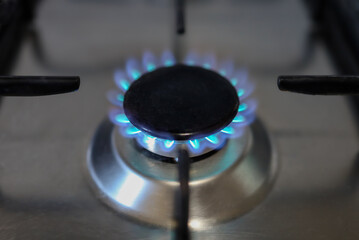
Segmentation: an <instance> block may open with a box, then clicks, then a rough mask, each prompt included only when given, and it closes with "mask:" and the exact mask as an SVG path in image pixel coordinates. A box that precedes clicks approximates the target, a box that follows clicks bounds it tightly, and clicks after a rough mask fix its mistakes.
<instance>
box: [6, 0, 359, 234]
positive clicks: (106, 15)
mask: <svg viewBox="0 0 359 240" xmlns="http://www.w3.org/2000/svg"><path fill="white" fill-rule="evenodd" d="M172 13H173V6H172V5H171V4H169V3H168V1H159V0H158V1H94V0H92V1H85V0H72V1H54V0H52V1H46V2H43V5H42V7H41V8H40V9H39V13H38V17H37V20H36V24H35V29H36V30H37V32H38V34H39V36H40V37H41V40H42V45H43V50H44V51H43V54H42V55H40V54H36V53H35V51H34V49H33V46H32V44H33V43H32V41H31V39H30V37H29V38H28V39H27V41H26V42H25V45H24V47H23V49H22V52H21V54H20V58H19V59H18V64H17V67H16V69H15V71H14V74H16V75H38V74H39V75H56V74H62V75H66V74H68V75H74V74H79V75H80V76H81V78H82V85H81V88H80V91H78V92H76V93H72V94H65V95H58V96H48V97H32V98H3V99H2V100H1V109H0V132H1V134H0V152H1V160H0V239H47V240H48V239H109V240H110V239H119V238H121V239H169V238H170V237H171V236H172V233H171V231H170V230H166V229H161V228H154V227H151V226H145V225H140V224H138V223H136V222H133V221H131V220H129V219H126V218H124V217H123V216H121V215H119V214H117V213H115V212H114V211H112V210H111V209H109V208H108V207H106V206H104V205H103V204H102V203H101V202H100V201H98V199H96V198H95V196H94V194H93V192H92V191H91V189H90V187H89V184H88V181H87V179H86V174H85V161H86V151H87V148H88V146H89V143H90V141H91V137H92V135H93V134H94V131H95V129H96V127H97V126H98V124H99V123H100V122H101V121H102V120H103V119H104V118H105V117H106V116H107V111H108V108H109V103H108V102H107V100H106V97H105V94H106V92H107V91H108V90H109V89H111V88H113V81H112V77H113V71H114V69H115V68H117V67H122V66H123V64H124V62H125V60H126V59H127V58H128V57H129V56H135V57H140V56H141V54H142V53H143V51H144V50H146V49H149V50H152V51H153V52H155V53H160V52H162V50H164V49H172V47H173V45H174V44H175V42H176V40H175V35H174V28H173V21H172V19H173V15H172ZM187 14H188V15H187V32H186V35H185V36H184V37H183V39H180V41H182V43H185V44H184V46H185V48H184V49H186V50H191V49H195V50H198V51H199V52H213V53H215V54H216V55H218V56H219V57H225V56H229V57H230V58H232V59H233V60H234V61H235V63H236V65H237V66H245V67H246V68H247V69H248V70H249V72H250V78H251V79H252V80H253V81H254V82H255V83H256V91H255V96H256V98H257V99H258V102H259V106H258V115H259V118H260V119H261V120H262V121H263V122H264V124H265V125H266V126H267V128H268V131H269V133H270V134H271V136H272V138H273V140H274V143H275V144H276V149H275V150H276V151H277V152H278V156H279V158H280V160H281V168H280V172H279V175H278V179H277V181H276V183H275V185H274V188H273V190H272V191H271V193H270V194H269V196H268V197H267V199H266V200H265V201H264V202H262V203H261V204H260V205H259V206H257V207H256V208H255V209H254V210H252V211H251V212H250V213H248V214H246V215H245V216H243V217H241V218H239V219H237V220H234V221H231V222H228V223H224V224H220V225H217V226H213V227H211V228H210V229H207V230H203V231H199V232H192V237H193V239H206V240H208V239H243V240H244V239H245V240H251V239H256V240H258V239H268V240H270V239H273V240H279V239H293V240H296V239H298V240H299V239H306V240H310V239H315V240H321V239H325V240H331V239H333V240H334V239H335V240H337V239H348V240H350V239H353V240H354V239H358V238H359V232H358V230H357V226H358V223H359V215H358V212H359V201H358V199H359V194H358V171H357V169H358V167H357V166H358V161H359V160H358V141H357V130H358V129H357V125H356V122H355V119H354V115H353V113H352V111H351V109H350V105H349V102H348V101H347V99H345V98H343V97H320V96H307V95H295V94H289V93H283V92H280V91H279V90H278V89H277V88H276V77H277V76H278V75H279V74H333V73H334V70H333V66H332V65H331V63H330V61H329V58H328V56H327V53H326V50H325V48H324V46H323V45H322V44H321V43H320V42H317V43H315V44H314V45H313V49H312V50H313V51H312V53H311V54H312V56H311V57H308V56H310V54H309V55H308V54H307V51H306V50H307V49H308V48H307V47H306V42H308V35H309V34H310V30H311V25H310V21H309V19H308V16H307V14H306V11H305V9H304V6H303V5H302V3H301V2H300V1H294V0H291V1H283V0H282V1H281V0H255V1H249V0H248V1H246V0H241V1H229V0H228V1H199V0H198V1H193V2H190V3H189V4H188V13H187Z"/></svg>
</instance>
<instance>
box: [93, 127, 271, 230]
mask: <svg viewBox="0 0 359 240" xmlns="http://www.w3.org/2000/svg"><path fill="white" fill-rule="evenodd" d="M115 129H116V128H115V126H114V125H113V124H112V123H111V122H110V121H108V120H105V121H104V122H102V124H101V125H100V126H99V128H98V130H97V132H96V134H95V136H94V138H93V141H92V144H91V146H90V148H89V150H88V155H87V168H88V172H89V177H90V182H91V183H92V186H93V187H94V189H95V191H96V193H97V194H98V196H99V198H100V199H101V201H103V202H104V203H106V204H107V205H109V206H110V207H112V208H113V209H115V210H116V211H118V212H120V213H123V214H124V215H126V216H129V217H132V218H134V219H136V220H139V221H140V222H144V223H148V224H152V225H157V226H162V227H169V228H173V227H175V226H176V223H175V221H174V216H173V213H174V209H173V206H174V200H175V193H176V190H177V189H178V186H179V184H178V182H177V180H176V179H177V169H176V164H171V163H165V162H161V161H158V160H155V159H151V157H149V156H148V155H144V154H143V153H141V152H140V151H138V150H136V148H135V147H134V145H133V141H131V139H126V138H124V137H122V136H121V135H119V134H115V133H116V130H115ZM277 169H278V160H277V157H276V154H275V151H274V149H273V148H272V144H271V141H270V139H269V137H268V135H267V133H266V131H265V129H264V127H263V125H262V124H261V123H260V121H259V120H256V121H255V122H254V123H253V124H252V125H251V126H250V127H249V128H248V129H247V131H246V133H245V137H244V136H242V137H240V138H234V139H229V140H228V142H227V143H226V145H225V146H224V147H223V148H222V149H221V150H219V151H218V152H216V153H214V154H213V155H211V156H209V157H208V158H206V159H204V160H202V161H198V162H195V163H193V164H192V165H191V173H190V174H191V181H190V192H191V194H190V219H189V225H190V227H191V228H192V229H201V228H206V227H208V226H210V225H213V224H216V223H220V222H223V221H226V220H230V219H233V218H236V217H239V216H241V215H243V214H244V213H246V212H248V211H250V210H251V209H252V208H253V207H255V206H256V205H257V204H259V203H260V202H261V201H262V200H263V199H264V198H265V196H266V195H267V194H268V192H269V191H270V189H271V186H272V184H273V182H274V179H275V177H276V173H277Z"/></svg>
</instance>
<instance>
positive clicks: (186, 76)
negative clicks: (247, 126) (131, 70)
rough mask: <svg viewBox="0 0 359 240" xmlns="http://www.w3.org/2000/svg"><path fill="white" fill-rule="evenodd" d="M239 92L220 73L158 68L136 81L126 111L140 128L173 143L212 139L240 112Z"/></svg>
mask: <svg viewBox="0 0 359 240" xmlns="http://www.w3.org/2000/svg"><path fill="white" fill-rule="evenodd" d="M238 107H239V98H238V96H237V92H236V89H235V88H234V87H233V86H232V85H231V84H230V82H229V81H228V80H227V79H226V78H224V77H222V76H221V75H220V74H218V73H216V72H214V71H211V70H208V69H205V68H202V67H196V66H187V65H182V64H178V65H175V66H171V67H162V68H158V69H156V70H154V71H152V72H149V73H146V74H144V75H142V76H141V77H140V78H139V79H138V80H137V81H135V82H133V83H132V84H131V86H130V88H129V89H128V91H127V92H126V94H125V99H124V110H125V114H126V116H127V118H128V119H129V120H130V122H131V123H132V124H133V125H134V126H135V127H137V128H138V129H140V130H142V131H144V132H147V133H148V134H150V135H152V136H155V137H159V138H163V139H173V140H188V139H195V138H201V137H205V136H209V135H211V134H213V133H216V132H218V131H220V130H222V129H223V128H224V127H226V126H227V125H228V124H230V123H231V121H232V120H233V118H234V117H235V116H236V114H237V113H238Z"/></svg>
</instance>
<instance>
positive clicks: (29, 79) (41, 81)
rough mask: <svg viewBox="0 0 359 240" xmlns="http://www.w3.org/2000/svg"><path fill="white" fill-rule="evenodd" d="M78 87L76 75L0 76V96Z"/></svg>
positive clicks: (37, 94) (45, 92)
mask: <svg viewBox="0 0 359 240" xmlns="http://www.w3.org/2000/svg"><path fill="white" fill-rule="evenodd" d="M79 87H80V77H76V76H66V77H64V76H56V77H54V76H52V77H45V76H0V96H43V95H52V94H60V93H67V92H73V91H76V90H78V89H79Z"/></svg>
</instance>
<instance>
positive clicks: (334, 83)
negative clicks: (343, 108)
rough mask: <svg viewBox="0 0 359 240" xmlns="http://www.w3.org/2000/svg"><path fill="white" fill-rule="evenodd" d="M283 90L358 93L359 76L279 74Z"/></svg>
mask: <svg viewBox="0 0 359 240" xmlns="http://www.w3.org/2000/svg"><path fill="white" fill-rule="evenodd" d="M277 84H278V88H279V89H280V90H282V91H290V92H296V93H304V94H312V95H358V94H359V76H279V77H278V82H277Z"/></svg>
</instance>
